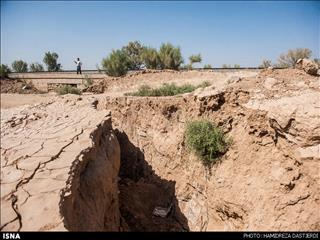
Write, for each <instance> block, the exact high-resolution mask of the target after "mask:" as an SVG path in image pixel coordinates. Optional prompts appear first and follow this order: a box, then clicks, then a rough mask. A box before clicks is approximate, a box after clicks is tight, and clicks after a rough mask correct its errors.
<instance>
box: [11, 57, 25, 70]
mask: <svg viewBox="0 0 320 240" xmlns="http://www.w3.org/2000/svg"><path fill="white" fill-rule="evenodd" d="M11 67H12V70H13V71H14V72H28V64H27V63H26V62H24V61H22V60H16V61H14V62H13V63H12V65H11Z"/></svg>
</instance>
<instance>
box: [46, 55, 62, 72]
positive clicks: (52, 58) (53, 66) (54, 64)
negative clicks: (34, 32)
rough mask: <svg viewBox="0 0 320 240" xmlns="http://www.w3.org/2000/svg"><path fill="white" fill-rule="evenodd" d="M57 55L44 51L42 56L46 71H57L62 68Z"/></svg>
mask: <svg viewBox="0 0 320 240" xmlns="http://www.w3.org/2000/svg"><path fill="white" fill-rule="evenodd" d="M58 58H59V55H58V54H57V53H55V52H53V53H51V52H46V53H45V55H44V58H43V62H44V64H46V66H47V69H48V71H50V72H57V71H60V70H61V69H62V66H61V64H60V63H58Z"/></svg>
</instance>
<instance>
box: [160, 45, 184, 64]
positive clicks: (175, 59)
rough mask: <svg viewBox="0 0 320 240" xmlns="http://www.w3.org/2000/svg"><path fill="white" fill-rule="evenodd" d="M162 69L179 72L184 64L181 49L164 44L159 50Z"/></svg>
mask: <svg viewBox="0 0 320 240" xmlns="http://www.w3.org/2000/svg"><path fill="white" fill-rule="evenodd" d="M159 59H160V67H161V69H174V70H178V69H179V67H180V65H181V64H182V63H183V58H182V55H181V51H180V48H179V47H174V46H173V45H172V44H171V43H163V44H162V45H161V46H160V50H159Z"/></svg>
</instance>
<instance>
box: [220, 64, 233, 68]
mask: <svg viewBox="0 0 320 240" xmlns="http://www.w3.org/2000/svg"><path fill="white" fill-rule="evenodd" d="M222 68H231V65H230V64H222Z"/></svg>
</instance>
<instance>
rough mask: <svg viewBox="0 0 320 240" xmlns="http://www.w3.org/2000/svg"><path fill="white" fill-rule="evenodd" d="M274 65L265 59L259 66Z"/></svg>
mask: <svg viewBox="0 0 320 240" xmlns="http://www.w3.org/2000/svg"><path fill="white" fill-rule="evenodd" d="M271 66H272V63H271V61H270V60H267V59H263V61H262V63H261V65H260V66H259V68H268V67H271Z"/></svg>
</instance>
